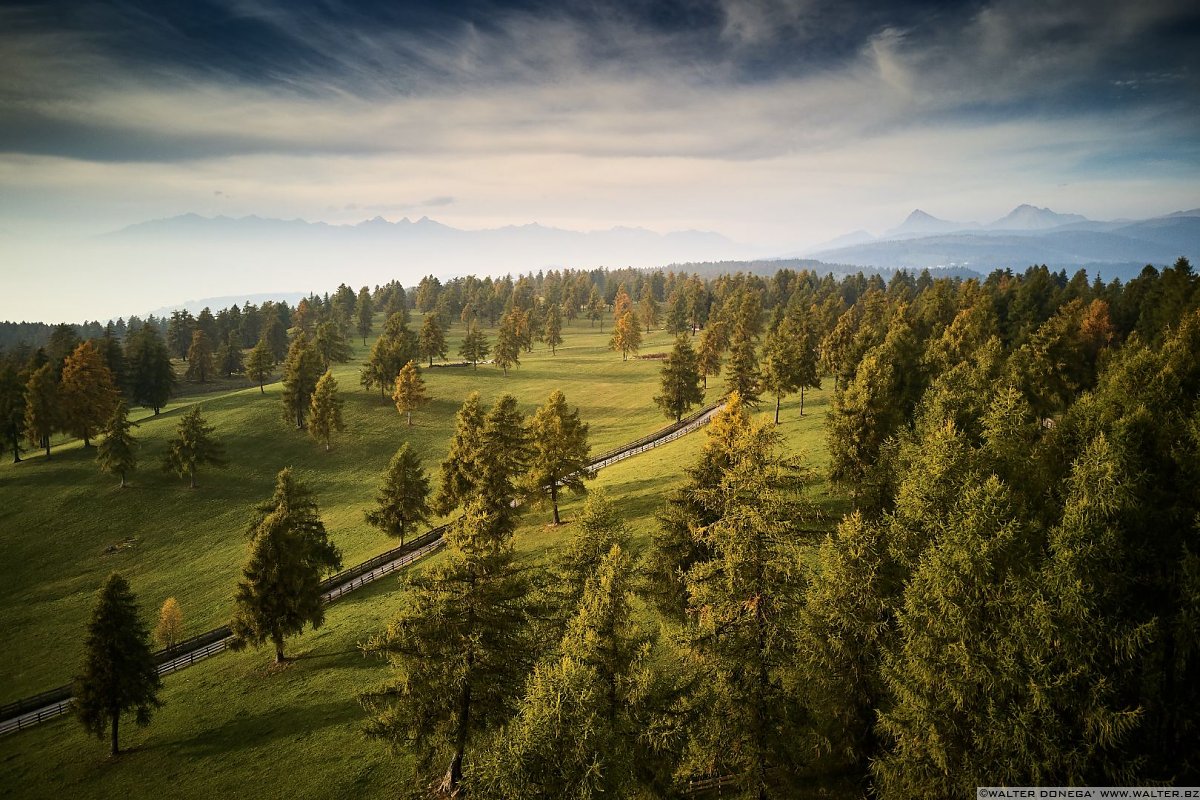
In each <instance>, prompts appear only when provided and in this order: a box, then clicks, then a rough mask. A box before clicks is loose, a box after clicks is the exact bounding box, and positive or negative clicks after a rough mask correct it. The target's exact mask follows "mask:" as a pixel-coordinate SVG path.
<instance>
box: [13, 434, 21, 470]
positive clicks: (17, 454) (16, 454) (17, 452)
mask: <svg viewBox="0 0 1200 800" xmlns="http://www.w3.org/2000/svg"><path fill="white" fill-rule="evenodd" d="M12 446H13V463H14V464H20V463H21V443H20V442H19V441H17V437H16V436H14V437H12Z"/></svg>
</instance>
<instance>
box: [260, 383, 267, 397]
mask: <svg viewBox="0 0 1200 800" xmlns="http://www.w3.org/2000/svg"><path fill="white" fill-rule="evenodd" d="M258 391H260V392H261V393H263V394H266V393H267V390H266V389H264V388H263V385H262V384H261V383H260V384H258Z"/></svg>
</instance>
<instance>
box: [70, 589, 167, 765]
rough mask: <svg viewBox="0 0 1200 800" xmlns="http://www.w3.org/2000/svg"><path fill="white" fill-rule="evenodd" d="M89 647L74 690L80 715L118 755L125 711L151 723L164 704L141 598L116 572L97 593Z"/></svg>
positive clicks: (86, 649)
mask: <svg viewBox="0 0 1200 800" xmlns="http://www.w3.org/2000/svg"><path fill="white" fill-rule="evenodd" d="M84 649H85V655H84V661H83V669H82V671H81V672H80V673H79V675H77V676H76V677H75V682H74V687H73V690H72V694H73V696H74V698H75V714H76V716H78V718H79V721H80V722H81V723H82V724H83V727H84V728H85V729H86V730H87V731H88V733H91V734H94V735H96V736H98V737H99V738H100V739H101V740H103V739H104V736H105V734H106V733H107V734H109V736H110V739H109V741H110V749H109V753H110V754H111V755H113V756H116V755H117V754H118V753H119V752H120V739H119V733H118V731H119V727H120V720H121V715H122V714H125V713H128V712H130V711H132V712H134V720H135V721H136V722H137V724H138V725H146V724H148V723H149V722H150V715H151V713H152V712H153V711H154V709H155V708H157V707H158V706H160V705H162V703H161V702H159V699H158V690H159V688H161V686H162V681H161V679H160V678H159V677H158V669H157V668H156V666H155V664H154V654H153V652H152V651H151V648H150V632H149V630H148V629H147V628H146V624H145V622H143V621H142V619H141V614H140V610H139V608H138V605H137V599H136V598H135V597H134V595H133V592H132V591H130V589H129V583H128V582H126V580H125V579H124V578H122V577H121V576H120V575H118V574H116V573H115V572H114V573H113V574H112V575H109V576H108V580H107V581H106V582H105V584H104V587H103V588H102V589H101V590H100V592H99V594H98V595H97V598H96V606H95V608H93V610H92V619H91V622H89V623H88V635H87V641H86V642H85V644H84Z"/></svg>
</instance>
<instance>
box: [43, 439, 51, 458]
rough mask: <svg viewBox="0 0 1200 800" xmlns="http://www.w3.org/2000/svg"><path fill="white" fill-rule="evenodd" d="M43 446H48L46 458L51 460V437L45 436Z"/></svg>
mask: <svg viewBox="0 0 1200 800" xmlns="http://www.w3.org/2000/svg"><path fill="white" fill-rule="evenodd" d="M42 444H44V445H45V446H46V458H49V457H50V437H49V436H43V437H42Z"/></svg>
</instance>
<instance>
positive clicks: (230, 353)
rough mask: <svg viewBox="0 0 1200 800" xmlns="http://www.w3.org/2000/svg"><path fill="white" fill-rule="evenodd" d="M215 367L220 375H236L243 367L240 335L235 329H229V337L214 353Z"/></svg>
mask: <svg viewBox="0 0 1200 800" xmlns="http://www.w3.org/2000/svg"><path fill="white" fill-rule="evenodd" d="M216 361H217V369H218V371H220V373H221V374H222V375H225V376H229V375H236V374H238V373H239V372H241V371H242V370H244V369H245V365H244V364H243V359H242V337H241V334H240V333H238V332H237V331H230V332H229V337H228V338H227V339H226V340H225V343H224V344H223V345H221V348H220V349H219V350H217V355H216Z"/></svg>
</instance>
